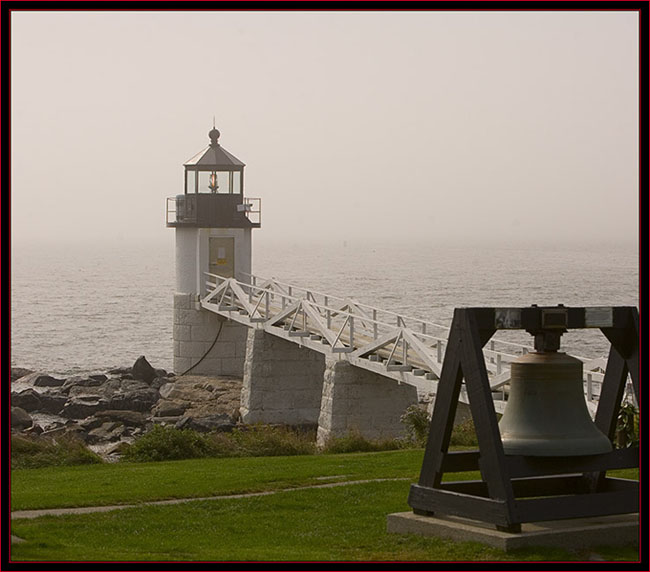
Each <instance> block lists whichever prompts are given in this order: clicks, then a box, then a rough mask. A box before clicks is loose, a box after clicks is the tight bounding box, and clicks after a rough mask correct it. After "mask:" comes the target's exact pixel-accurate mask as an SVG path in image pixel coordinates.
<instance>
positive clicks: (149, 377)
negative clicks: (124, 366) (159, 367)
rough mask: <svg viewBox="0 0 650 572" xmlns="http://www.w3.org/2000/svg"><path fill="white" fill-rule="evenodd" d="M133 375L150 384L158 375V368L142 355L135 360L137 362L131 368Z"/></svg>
mask: <svg viewBox="0 0 650 572" xmlns="http://www.w3.org/2000/svg"><path fill="white" fill-rule="evenodd" d="M131 375H133V377H134V378H135V379H141V380H142V381H144V382H145V383H147V384H150V383H151V382H152V381H153V380H154V379H155V378H156V377H158V375H157V374H156V370H155V369H154V368H153V367H152V366H151V364H150V363H149V362H148V361H147V358H145V357H144V356H140V357H139V358H138V359H137V360H135V363H134V364H133V367H132V368H131Z"/></svg>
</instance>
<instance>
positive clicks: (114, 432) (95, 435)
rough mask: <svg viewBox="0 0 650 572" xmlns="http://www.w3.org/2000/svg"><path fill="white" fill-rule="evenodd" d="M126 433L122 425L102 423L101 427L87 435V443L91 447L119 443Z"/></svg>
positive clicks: (110, 422) (111, 422) (112, 422)
mask: <svg viewBox="0 0 650 572" xmlns="http://www.w3.org/2000/svg"><path fill="white" fill-rule="evenodd" d="M124 432H125V427H124V425H122V423H117V422H114V421H108V422H106V423H102V424H101V425H100V426H99V427H97V428H95V429H92V430H90V431H89V432H88V435H86V438H85V441H86V443H89V444H91V445H96V444H97V443H100V442H103V443H106V442H109V443H110V442H113V441H119V440H120V438H121V437H122V435H123V434H124Z"/></svg>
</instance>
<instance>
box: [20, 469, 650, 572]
mask: <svg viewBox="0 0 650 572" xmlns="http://www.w3.org/2000/svg"><path fill="white" fill-rule="evenodd" d="M408 487H409V483H407V482H396V481H391V482H381V483H368V484H363V485H353V486H345V487H339V488H332V489H311V490H295V491H288V492H282V493H279V494H275V495H271V496H265V497H254V498H244V499H225V500H219V501H193V502H190V503H185V504H183V505H173V506H153V507H152V506H149V507H141V508H133V509H123V510H120V511H114V512H111V513H98V514H93V515H74V516H65V517H41V518H38V519H34V520H18V521H15V522H14V523H13V524H12V532H13V533H14V534H16V535H18V536H20V537H21V538H24V539H26V540H27V542H25V543H23V544H17V545H13V546H12V550H11V559H12V560H14V561H18V560H32V561H39V560H41V561H42V560H48V561H52V560H56V561H66V560H76V561H86V562H88V561H97V560H101V561H143V560H145V561H146V560H149V561H169V560H175V561H188V562H189V561H355V560H356V561H375V562H377V561H502V560H514V561H522V560H527V561H545V562H548V561H566V560H585V559H587V558H588V555H589V554H590V553H593V552H597V553H598V554H599V555H600V556H601V557H602V558H604V559H605V560H610V561H611V560H627V561H634V560H637V558H638V554H637V550H636V549H634V548H632V547H630V548H616V549H608V548H605V547H602V548H598V549H594V550H590V551H588V552H584V551H583V552H579V551H578V552H571V551H565V550H559V549H535V548H530V549H526V550H519V551H516V552H512V553H504V552H502V551H500V550H497V549H492V548H489V547H486V546H484V545H481V544H478V543H466V542H452V541H447V540H442V539H436V538H424V537H419V536H414V535H396V534H388V533H387V532H386V515H388V514H390V513H393V512H402V511H406V510H409V508H408V506H407V505H406V498H407V494H408Z"/></svg>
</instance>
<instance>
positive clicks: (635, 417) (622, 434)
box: [616, 403, 639, 449]
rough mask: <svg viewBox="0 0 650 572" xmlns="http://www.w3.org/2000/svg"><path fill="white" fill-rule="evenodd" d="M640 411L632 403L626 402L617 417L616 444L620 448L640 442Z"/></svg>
mask: <svg viewBox="0 0 650 572" xmlns="http://www.w3.org/2000/svg"><path fill="white" fill-rule="evenodd" d="M638 426H639V412H638V411H637V409H636V407H634V405H632V404H631V403H624V404H623V405H621V408H620V410H619V412H618V418H617V419H616V446H617V448H619V449H624V448H626V447H634V446H636V445H638V444H639V432H638Z"/></svg>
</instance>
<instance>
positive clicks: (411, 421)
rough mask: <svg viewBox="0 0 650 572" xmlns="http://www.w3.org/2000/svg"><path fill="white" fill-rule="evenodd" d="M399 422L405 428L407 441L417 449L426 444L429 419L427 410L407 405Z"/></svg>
mask: <svg viewBox="0 0 650 572" xmlns="http://www.w3.org/2000/svg"><path fill="white" fill-rule="evenodd" d="M400 421H401V422H402V423H403V424H404V426H405V427H406V435H407V439H408V440H409V441H411V442H412V443H414V444H415V445H416V446H418V447H424V446H425V445H426V444H427V438H428V436H429V423H430V422H431V419H430V418H429V414H428V413H427V410H426V409H424V408H423V407H420V406H419V405H409V407H408V408H407V409H406V411H405V412H404V414H403V415H402V416H401V417H400Z"/></svg>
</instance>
